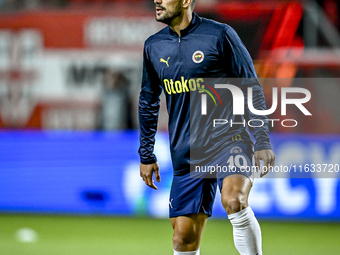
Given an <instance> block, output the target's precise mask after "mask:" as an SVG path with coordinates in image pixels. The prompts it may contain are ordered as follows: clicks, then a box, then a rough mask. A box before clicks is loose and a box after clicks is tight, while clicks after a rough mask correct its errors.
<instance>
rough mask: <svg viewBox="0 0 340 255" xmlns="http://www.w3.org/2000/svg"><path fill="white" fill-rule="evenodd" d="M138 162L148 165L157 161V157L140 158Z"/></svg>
mask: <svg viewBox="0 0 340 255" xmlns="http://www.w3.org/2000/svg"><path fill="white" fill-rule="evenodd" d="M140 162H141V163H142V164H144V165H149V164H153V163H156V162H157V158H156V157H155V158H150V159H140Z"/></svg>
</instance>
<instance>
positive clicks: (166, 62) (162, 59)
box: [160, 57, 170, 67]
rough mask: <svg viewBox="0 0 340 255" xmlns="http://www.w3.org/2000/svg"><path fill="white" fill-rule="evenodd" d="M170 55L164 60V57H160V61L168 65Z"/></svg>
mask: <svg viewBox="0 0 340 255" xmlns="http://www.w3.org/2000/svg"><path fill="white" fill-rule="evenodd" d="M169 59H170V57H168V59H167V60H166V61H165V60H164V58H161V59H160V62H162V63H165V64H166V65H167V67H169V64H168V61H169Z"/></svg>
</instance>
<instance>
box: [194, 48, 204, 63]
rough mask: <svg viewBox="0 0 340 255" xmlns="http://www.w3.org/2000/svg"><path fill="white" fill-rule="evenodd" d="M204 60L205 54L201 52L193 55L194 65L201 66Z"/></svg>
mask: <svg viewBox="0 0 340 255" xmlns="http://www.w3.org/2000/svg"><path fill="white" fill-rule="evenodd" d="M203 60H204V53H203V52H202V51H200V50H198V51H195V52H194V54H192V61H194V63H196V64H199V63H201V62H202V61H203Z"/></svg>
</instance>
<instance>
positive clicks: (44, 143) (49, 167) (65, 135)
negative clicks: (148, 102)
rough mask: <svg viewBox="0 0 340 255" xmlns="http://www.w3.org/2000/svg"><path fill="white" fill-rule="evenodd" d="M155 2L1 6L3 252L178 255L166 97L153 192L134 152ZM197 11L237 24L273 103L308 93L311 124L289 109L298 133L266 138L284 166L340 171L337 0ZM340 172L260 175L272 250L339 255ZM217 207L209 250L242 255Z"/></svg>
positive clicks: (220, 5)
mask: <svg viewBox="0 0 340 255" xmlns="http://www.w3.org/2000/svg"><path fill="white" fill-rule="evenodd" d="M153 8H154V7H153V2H152V1H146V0H145V1H138V0H92V1H91V0H50V1H48V0H1V1H0V212H1V214H0V254H1V255H17V254H20V255H45V254H48V255H67V254H70V255H78V254H82V255H87V254H102V255H105V254H123V255H124V254H172V245H171V235H172V229H171V226H170V223H169V221H168V220H166V218H167V213H168V193H169V187H170V184H171V176H172V168H171V161H170V157H169V149H168V137H167V121H166V119H167V114H166V109H165V105H164V102H163V104H162V107H161V117H160V121H159V130H160V132H159V134H158V136H157V143H156V154H157V155H158V158H159V164H160V167H161V175H162V182H161V183H160V184H159V185H158V187H159V190H158V191H153V190H150V189H148V188H147V187H146V186H145V185H144V184H143V182H142V181H141V180H140V177H139V158H138V155H137V149H138V132H137V131H136V129H137V128H138V123H137V103H138V95H139V90H140V80H141V68H142V49H143V42H144V40H145V39H146V38H147V37H148V36H149V35H151V34H152V33H154V32H156V31H158V30H159V29H161V28H162V27H163V26H162V24H159V23H157V22H155V20H154V10H153ZM196 11H197V12H198V13H199V14H200V15H201V16H204V17H208V18H213V19H216V20H219V21H222V22H226V23H228V24H230V25H232V26H233V27H234V28H235V29H236V31H237V32H238V33H239V35H240V37H241V38H242V40H243V41H244V43H245V45H246V46H247V48H248V49H249V51H250V53H251V55H252V57H253V59H254V63H255V67H256V69H257V72H258V75H259V77H260V78H261V81H262V84H263V87H264V91H265V94H266V97H267V100H268V102H267V103H268V106H270V105H271V100H270V99H271V93H272V92H271V91H272V87H273V86H275V87H285V86H293V87H294V86H297V87H305V88H307V89H308V90H310V91H311V93H312V99H311V100H310V102H308V103H307V104H306V107H307V108H308V109H309V110H310V111H311V112H312V116H307V117H306V116H303V115H302V114H301V112H300V111H299V110H298V109H295V108H294V109H293V107H292V108H288V109H289V110H288V113H287V116H286V117H285V119H297V120H298V122H299V124H298V126H296V127H295V128H283V127H282V126H281V125H275V126H274V127H273V128H272V130H271V132H272V135H271V137H272V144H273V147H274V151H275V153H276V155H277V164H278V165H283V166H289V165H291V164H296V165H302V164H332V165H336V164H337V166H339V164H340V111H339V109H340V100H339V96H340V79H339V78H340V35H339V28H340V20H339V19H340V17H339V11H340V4H339V2H338V1H336V0H319V1H313V0H309V1H308V0H305V1H277V0H271V1H269V0H268V1H226V0H225V1H223V0H198V3H197V8H196ZM274 78H276V79H275V80H274ZM278 112H279V111H278ZM271 117H272V118H276V119H282V117H281V116H280V114H279V113H274V114H273V115H272V116H271ZM334 169H335V168H334ZM338 170H339V169H338ZM339 175H340V174H339V171H334V172H333V173H331V174H330V175H327V177H328V178H319V177H324V176H320V175H318V174H317V173H312V174H311V176H309V177H313V178H289V177H290V176H289V175H286V176H281V177H283V178H270V177H268V178H264V179H256V180H255V184H254V187H253V191H252V194H251V197H250V205H251V206H252V208H253V210H254V211H255V214H256V215H257V216H258V218H259V220H260V223H261V226H262V232H263V237H264V243H263V246H264V253H265V254H274V255H277V254H299V255H301V254H328V255H335V254H340V243H339V240H338V238H339V237H338V236H339V233H340V202H339V201H340V185H339ZM219 199H220V198H219V197H217V199H216V201H217V202H216V203H215V209H214V216H213V218H212V219H210V220H209V222H208V225H207V229H206V232H205V233H204V236H203V243H202V248H201V250H202V254H209V255H213V254H237V252H236V250H235V248H234V247H233V242H232V228H231V226H230V224H229V222H228V220H227V218H226V215H225V214H224V212H223V208H222V207H221V205H220V203H218V200H219Z"/></svg>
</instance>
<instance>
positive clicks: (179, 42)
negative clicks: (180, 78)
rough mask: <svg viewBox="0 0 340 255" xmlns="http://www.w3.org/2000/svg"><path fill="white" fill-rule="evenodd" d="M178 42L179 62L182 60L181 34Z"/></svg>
mask: <svg viewBox="0 0 340 255" xmlns="http://www.w3.org/2000/svg"><path fill="white" fill-rule="evenodd" d="M178 44H179V62H182V47H181V36H179V37H178Z"/></svg>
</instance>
